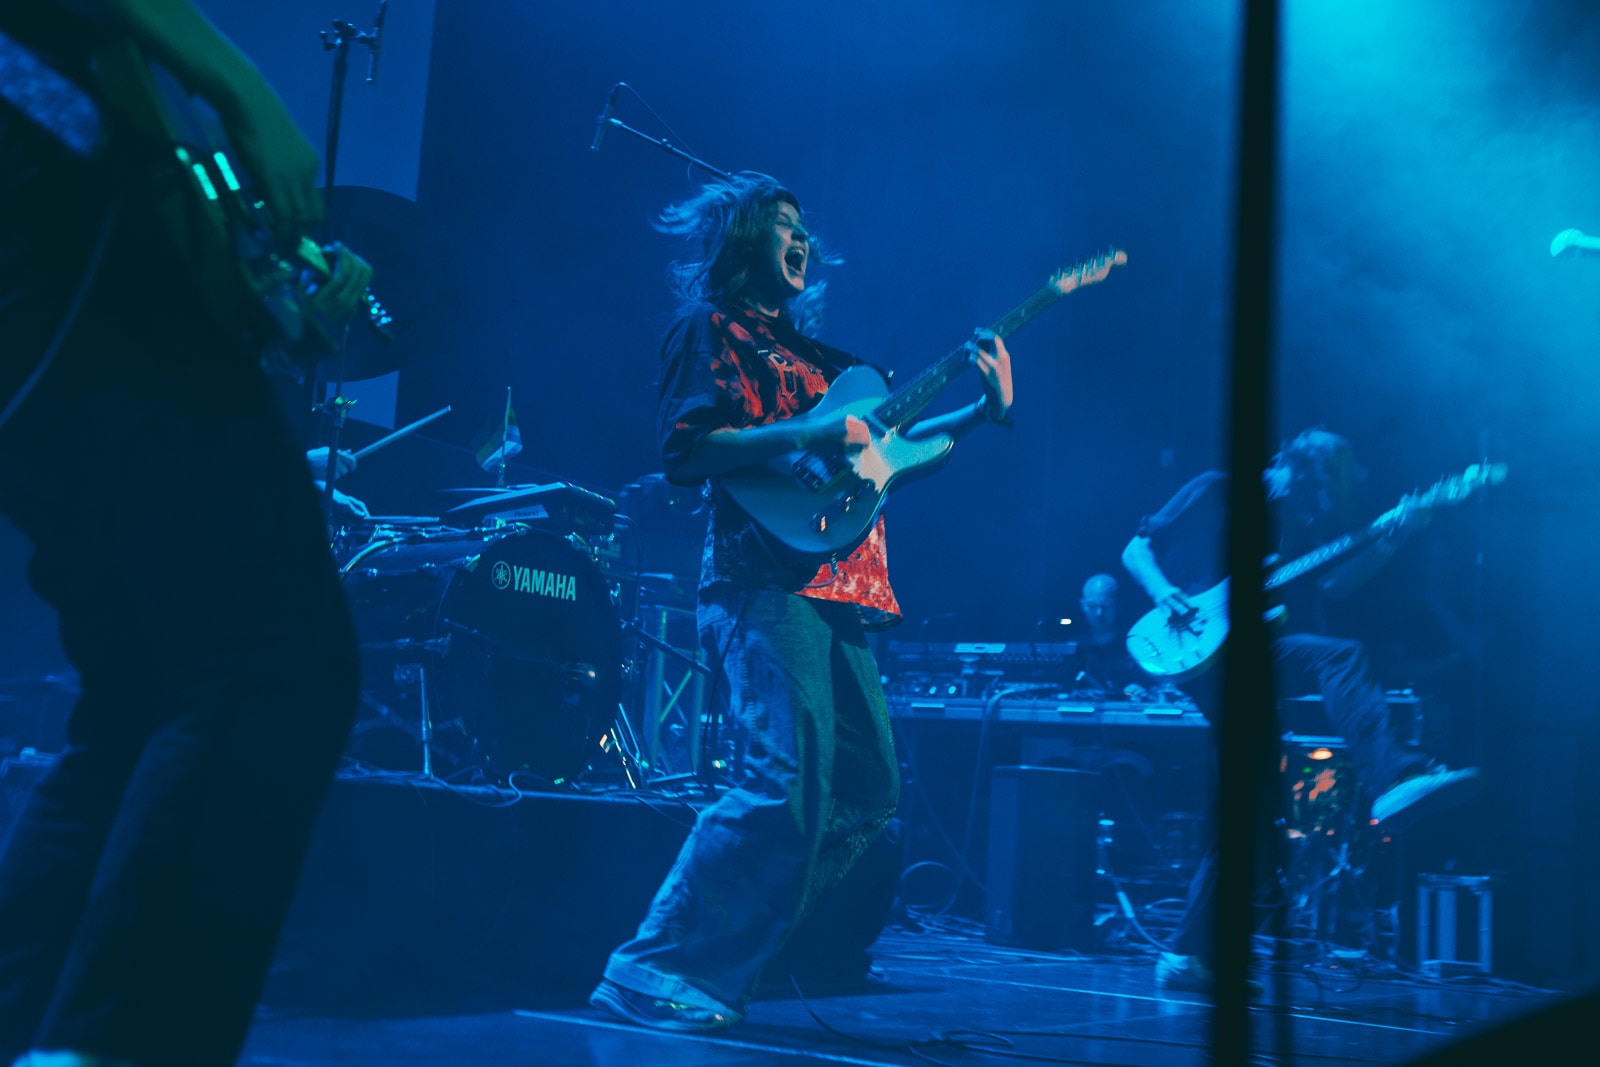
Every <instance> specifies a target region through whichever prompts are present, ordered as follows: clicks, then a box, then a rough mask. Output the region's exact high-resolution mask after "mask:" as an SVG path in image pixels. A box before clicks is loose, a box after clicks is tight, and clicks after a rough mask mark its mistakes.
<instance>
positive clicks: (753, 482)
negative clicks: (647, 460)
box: [718, 249, 1128, 561]
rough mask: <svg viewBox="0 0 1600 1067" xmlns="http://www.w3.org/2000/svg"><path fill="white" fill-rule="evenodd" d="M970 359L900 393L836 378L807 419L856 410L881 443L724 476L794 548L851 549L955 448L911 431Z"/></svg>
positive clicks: (1054, 289) (1093, 266)
mask: <svg viewBox="0 0 1600 1067" xmlns="http://www.w3.org/2000/svg"><path fill="white" fill-rule="evenodd" d="M1126 262H1128V254H1127V253H1126V252H1124V251H1122V250H1121V249H1113V250H1112V251H1110V252H1107V253H1106V254H1105V255H1102V256H1096V257H1094V258H1093V259H1089V260H1086V261H1084V262H1082V263H1079V264H1077V265H1076V266H1073V267H1070V268H1068V269H1066V270H1059V271H1057V272H1056V273H1055V274H1053V275H1052V276H1051V278H1050V281H1049V282H1047V283H1046V284H1045V285H1044V286H1043V287H1042V288H1040V289H1038V290H1037V291H1035V292H1034V293H1033V295H1031V296H1029V297H1028V298H1027V299H1026V300H1024V301H1023V302H1022V303H1020V304H1018V305H1017V306H1016V307H1014V308H1012V309H1011V310H1010V311H1008V312H1007V313H1006V314H1005V316H1004V317H1002V318H1001V319H1000V321H999V322H997V323H995V324H994V326H993V327H991V329H993V330H994V332H995V333H996V334H998V335H999V336H1000V337H1001V338H1008V337H1010V336H1011V335H1012V334H1013V333H1015V332H1016V331H1017V330H1020V329H1021V328H1022V327H1023V326H1025V325H1027V324H1028V323H1029V322H1032V321H1033V319H1034V318H1036V317H1037V316H1038V315H1039V314H1040V313H1042V312H1043V311H1044V310H1045V309H1047V308H1050V307H1053V306H1054V305H1055V303H1056V302H1057V301H1058V300H1060V299H1061V298H1062V297H1064V296H1066V295H1067V294H1068V293H1070V292H1073V291H1074V290H1077V289H1081V288H1083V287H1084V286H1086V285H1094V284H1095V283H1097V282H1101V281H1104V280H1105V278H1106V276H1107V275H1109V274H1110V273H1111V268H1112V267H1118V266H1121V265H1122V264H1124V263H1126ZM969 365H970V360H969V358H968V352H967V348H966V346H965V345H963V346H962V347H960V348H957V349H956V350H955V351H954V352H951V353H950V354H949V355H948V356H945V357H944V358H943V359H941V360H939V362H937V363H935V364H933V366H931V367H929V368H928V369H927V370H925V371H923V372H922V373H921V374H919V375H917V376H916V377H915V378H914V379H912V380H911V382H910V383H909V384H908V385H906V386H905V387H904V388H901V389H897V390H895V392H894V393H893V394H891V393H890V392H889V385H888V383H887V382H886V381H884V378H883V375H881V374H879V373H878V372H877V371H876V370H874V369H873V368H871V367H868V366H864V365H862V366H855V367H851V368H849V369H848V370H846V371H845V372H844V373H843V374H841V375H839V377H838V378H836V379H835V380H834V382H833V384H832V385H830V386H829V387H828V391H827V393H825V394H824V395H823V397H822V400H821V401H819V402H818V404H817V406H816V407H814V408H812V409H811V410H810V411H808V412H806V413H805V414H804V415H800V416H797V418H802V419H815V420H817V421H819V422H822V421H826V420H828V419H830V418H837V417H838V416H840V415H854V416H856V417H857V418H859V419H861V420H862V421H863V422H865V423H866V424H867V428H868V429H869V430H870V431H871V433H872V441H871V443H869V444H868V445H867V446H866V447H864V448H863V449H861V451H860V452H858V453H855V454H853V455H850V456H846V455H844V454H837V455H822V454H819V453H816V452H811V451H808V450H804V449H801V450H797V451H794V452H788V453H785V454H784V455H781V456H778V457H777V458H776V459H773V460H771V461H769V462H767V463H765V464H760V465H756V466H751V467H743V468H740V469H739V470H736V471H732V472H730V473H728V474H724V475H722V476H721V477H720V478H719V479H718V483H719V484H720V485H721V487H722V489H723V490H724V491H726V492H727V494H728V496H730V497H731V498H732V499H733V501H734V503H736V504H738V505H739V506H740V507H741V508H743V509H744V510H745V512H746V513H747V514H748V515H749V516H750V518H751V519H753V520H754V521H755V522H756V524H757V525H758V526H760V527H761V528H762V530H764V531H765V532H766V533H767V534H768V535H769V536H770V538H771V539H772V540H773V541H774V542H776V544H777V545H778V546H779V547H781V548H782V549H785V550H787V552H789V553H790V554H792V555H795V556H799V557H814V558H816V559H817V560H819V561H822V560H827V559H838V558H841V557H843V556H845V555H848V554H849V553H850V551H851V550H852V549H854V548H855V547H856V546H857V545H859V544H860V543H861V542H862V541H864V540H866V537H867V535H868V534H869V533H871V532H872V526H873V523H875V522H876V521H877V518H878V513H879V512H880V511H882V510H883V504H884V499H885V497H886V496H887V494H888V492H889V488H890V486H892V485H894V484H896V483H897V482H901V481H906V480H909V479H912V478H916V477H919V476H921V475H925V474H930V473H932V472H933V471H934V470H936V469H938V467H939V465H940V464H941V463H942V462H943V461H944V459H945V457H946V456H947V455H949V453H950V450H951V449H952V448H954V447H955V439H954V438H952V437H951V436H950V435H949V434H943V433H935V434H929V435H927V436H923V437H915V438H912V437H907V436H905V433H904V431H905V430H906V428H907V427H909V426H911V425H912V423H914V422H916V420H917V416H918V415H920V414H921V413H922V410H923V408H925V407H926V406H927V405H928V403H929V401H931V400H932V399H933V398H934V396H936V395H937V394H938V393H939V391H940V390H941V389H943V388H944V387H945V386H946V385H948V384H949V383H950V382H951V380H953V379H954V378H956V377H957V376H958V375H960V374H961V373H962V372H963V371H965V370H966V369H967V368H968V366H969Z"/></svg>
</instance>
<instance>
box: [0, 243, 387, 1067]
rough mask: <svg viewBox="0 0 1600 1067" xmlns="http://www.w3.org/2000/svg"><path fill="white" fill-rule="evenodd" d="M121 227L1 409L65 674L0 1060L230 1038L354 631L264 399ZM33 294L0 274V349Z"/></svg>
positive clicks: (23, 855) (8, 347)
mask: <svg viewBox="0 0 1600 1067" xmlns="http://www.w3.org/2000/svg"><path fill="white" fill-rule="evenodd" d="M137 255H138V254H137V252H135V253H133V254H130V255H128V256H127V257H126V258H125V259H122V260H118V259H117V258H116V257H115V255H114V256H113V259H112V261H111V262H110V263H109V264H108V267H107V269H106V271H105V272H104V275H103V282H102V284H101V286H100V287H99V289H98V290H97V292H96V295H95V296H94V297H93V298H91V300H90V303H89V305H88V306H87V307H86V308H85V310H84V313H83V314H82V315H81V316H80V318H79V320H78V326H77V327H76V328H75V329H74V331H73V333H72V335H71V337H70V340H69V342H68V344H67V345H66V347H65V348H64V349H63V350H62V352H61V354H60V356H59V357H58V359H57V361H56V364H55V365H54V366H53V368H52V369H51V371H50V372H49V374H48V375H47V376H46V377H45V378H44V379H43V381H42V383H41V385H40V387H39V388H38V389H37V391H36V392H35V393H34V394H33V395H32V396H31V397H30V398H29V399H28V401H27V402H26V404H25V405H24V406H23V407H22V408H21V409H20V410H19V411H18V413H17V415H16V417H15V418H13V420H12V421H11V422H10V423H9V424H8V425H6V426H4V427H3V428H0V511H3V512H4V514H5V515H6V516H7V517H8V518H10V519H11V520H12V521H13V522H14V523H16V525H17V526H18V527H19V528H20V529H21V530H22V531H23V532H24V533H25V534H27V536H28V537H29V538H30V539H31V541H32V542H33V545H34V548H35V555H34V557H33V559H32V563H31V567H30V579H31V581H32V583H33V585H34V587H35V589H37V591H38V592H39V594H40V595H41V596H42V597H43V598H44V599H45V600H46V601H48V602H49V603H50V604H51V605H52V606H54V607H55V609H56V611H57V612H58V613H59V619H60V630H61V637H62V641H63V644H64V645H65V648H66V650H67V653H68V655H69V656H70V657H71V659H72V662H73V663H74V665H75V666H76V667H77V669H78V671H79V673H80V676H81V679H82V699H81V700H80V701H79V702H78V704H77V706H76V708H75V709H74V711H73V713H72V716H71V719H70V721H69V724H68V737H69V747H68V748H67V749H66V751H65V752H63V753H62V755H61V758H60V761H59V763H57V765H56V766H55V767H54V769H53V770H52V771H51V772H50V773H49V774H48V775H47V777H46V778H45V779H44V780H43V781H42V782H41V783H40V784H39V786H38V787H37V788H36V789H35V790H34V792H33V794H32V796H31V797H30V798H29V800H28V801H27V803H26V805H25V806H24V807H23V808H22V810H21V811H20V813H19V814H18V816H17V817H16V819H15V820H14V822H13V824H12V826H11V828H10V832H9V835H8V836H7V838H6V841H5V844H4V848H3V852H0V1062H4V1063H9V1062H10V1061H11V1057H13V1056H14V1055H16V1054H18V1053H20V1052H21V1051H23V1050H25V1049H28V1048H36V1049H41V1050H52V1049H72V1050H78V1051H84V1052H89V1053H95V1054H100V1055H108V1056H115V1057H120V1058H125V1059H128V1060H131V1061H133V1062H135V1063H136V1064H139V1065H150V1067H154V1065H157V1064H161V1065H191V1064H192V1065H207V1067H216V1065H218V1064H227V1063H232V1062H233V1061H234V1059H235V1058H236V1057H237V1055H238V1052H239V1049H240V1047H241V1046H242V1044H243V1042H244V1037H245V1033H246V1031H247V1029H248V1027H249V1024H250V1020H251V1015H252V1011H253V1007H254V1004H255V1001H256V998H257V997H258V995H259V992H260V989H261V985H262V983H263V980H264V978H265V974H266V970H267V966H268V964H269V962H270V960H271V956H272V951H273V945H274V941H275V939H276V935H277V931H278V928H279V926H280V924H281V922H282V919H283V916H284V914H285V912H286V910H287V908H288V905H289V902H290V898H291V896H292V894H293V890H294V886H295V882H296V879H297V877H298V873H299V868H300V864H301V862H302V858H303V855H304V852H305V848H306V845H307V841H308V838H309V835H310V832H311V828H312V824H313V821H314V819H315V817H316V814H317V811H318V808H319V806H320V803H321V801H322V798H323V796H324V793H325V791H326V789H327V786H328V784H329V781H330V779H331V776H332V771H333V769H334V767H335V764H336V762H337V760H338V756H339V753H340V751H341V749H342V746H343V743H344V740H345V736H346V734H347V732H348V729H349V725H350V722H351V719H352V717H353V714H354V707H355V696H356V687H357V665H356V659H355V645H354V635H353V632H352V630H351V626H350V621H349V616H348V613H347V611H346V609H345V606H344V602H343V597H342V595H341V591H340V589H339V587H338V582H337V577H336V575H335V574H334V572H333V568H332V564H331V561H330V560H329V557H328V552H327V541H326V534H325V531H324V529H323V525H322V522H321V520H320V518H319V513H318V507H317V501H316V497H315V494H314V492H313V490H312V487H311V484H310V478H309V475H308V473H307V470H306V466H305V462H304V456H303V453H302V452H301V450H300V448H299V446H298V445H297V443H296V442H295V440H294V439H293V435H292V433H291V431H290V428H289V426H288V424H287V420H286V417H285V415H284V413H283V412H282V411H281V410H280V408H279V406H278V404H277V402H276V401H275V399H274V398H273V396H272V395H271V391H270V387H269V384H268V382H267V380H266V377H265V375H264V374H263V373H262V372H261V370H260V368H259V366H257V365H256V364H255V362H254V361H253V360H252V359H251V358H249V357H247V356H245V355H243V354H241V353H240V351H239V350H238V349H237V347H236V346H234V345H233V344H230V343H229V342H228V341H227V340H226V339H225V338H223V337H221V336H220V335H218V333H217V332H216V331H215V330H214V329H213V328H212V327H210V326H208V325H207V324H205V322H204V321H203V320H202V319H201V318H200V317H199V316H197V315H195V314H194V313H192V312H190V311H188V310H187V309H186V308H185V307H184V306H183V304H182V302H181V300H174V299H173V298H172V292H171V289H170V288H169V287H176V288H181V285H179V280H178V279H175V278H173V277H172V276H170V275H166V274H164V273H163V272H162V271H161V269H160V266H159V265H150V264H147V265H146V268H145V269H147V270H148V272H149V273H150V275H151V277H148V278H146V279H143V280H141V279H140V278H138V277H136V276H135V275H136V272H137V271H139V270H140V260H139V259H138V258H137ZM12 278H13V280H15V278H16V275H13V276H12ZM0 280H4V279H3V278H0ZM46 305H50V306H56V305H51V302H50V301H49V300H44V301H43V302H42V303H40V304H37V305H36V304H35V303H34V302H33V301H32V300H30V298H29V294H28V293H27V292H26V291H22V292H21V293H20V296H19V291H18V290H17V289H16V288H13V289H12V290H11V291H10V292H7V291H5V286H3V285H0V359H8V360H13V361H15V360H20V359H23V358H25V357H26V356H27V355H29V354H31V353H33V352H37V351H38V349H39V348H40V347H41V345H42V341H43V338H44V337H46V336H47V335H48V327H49V324H50V323H49V318H50V317H49V316H39V315H35V314H33V309H34V308H35V307H36V306H46ZM13 369H14V368H13Z"/></svg>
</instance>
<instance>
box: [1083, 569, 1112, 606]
mask: <svg viewBox="0 0 1600 1067" xmlns="http://www.w3.org/2000/svg"><path fill="white" fill-rule="evenodd" d="M1083 599H1084V602H1085V603H1110V602H1112V601H1114V600H1116V599H1117V580H1116V579H1115V578H1113V577H1111V575H1109V574H1095V575H1091V576H1090V577H1089V580H1088V581H1086V582H1084V583H1083Z"/></svg>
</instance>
